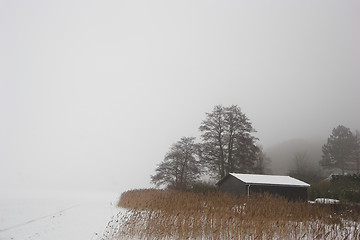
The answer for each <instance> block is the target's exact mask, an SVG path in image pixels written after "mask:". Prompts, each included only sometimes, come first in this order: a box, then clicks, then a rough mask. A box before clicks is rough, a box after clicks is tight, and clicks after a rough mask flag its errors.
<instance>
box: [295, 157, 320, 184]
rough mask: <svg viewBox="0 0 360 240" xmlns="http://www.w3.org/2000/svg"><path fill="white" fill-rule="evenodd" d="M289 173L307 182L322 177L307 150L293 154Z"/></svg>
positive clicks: (312, 181) (315, 180)
mask: <svg viewBox="0 0 360 240" xmlns="http://www.w3.org/2000/svg"><path fill="white" fill-rule="evenodd" d="M289 175H290V176H291V177H295V178H298V179H301V180H303V181H305V182H309V183H314V182H318V181H319V180H321V179H322V178H323V176H322V172H321V170H320V169H319V167H318V166H316V164H315V163H314V162H313V161H311V159H310V158H309V155H308V154H307V152H297V153H295V154H294V158H293V159H292V167H291V168H290V171H289Z"/></svg>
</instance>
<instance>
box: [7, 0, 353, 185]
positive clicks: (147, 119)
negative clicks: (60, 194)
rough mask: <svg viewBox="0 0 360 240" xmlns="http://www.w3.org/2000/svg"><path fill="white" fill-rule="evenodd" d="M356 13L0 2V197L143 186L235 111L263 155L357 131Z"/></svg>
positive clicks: (219, 5)
mask: <svg viewBox="0 0 360 240" xmlns="http://www.w3.org/2000/svg"><path fill="white" fill-rule="evenodd" d="M359 12H360V2H359V1H357V0H354V1H332V0H326V1H312V0H311V1H310V0H309V1H291V0H283V1H271V2H269V1H239V0H236V1H230V0H222V1H209V0H206V1H205V0H204V1H169V0H166V1H165V0H164V1H134V0H131V1H37V0H34V1H25V0H24V1H16V0H0V187H1V188H49V187H50V188H68V187H71V188H74V189H96V190H118V189H131V188H140V187H148V186H150V183H149V182H150V175H151V174H153V173H154V170H155V167H156V164H158V163H159V162H160V161H161V160H162V159H163V157H164V155H165V153H166V151H167V150H168V149H169V147H170V145H171V144H172V143H174V142H176V141H178V140H179V139H180V138H181V137H182V136H195V137H198V136H199V131H198V127H199V126H200V123H201V121H202V120H204V119H205V112H210V111H212V109H213V107H214V106H215V105H218V104H222V105H225V106H227V105H231V104H236V105H238V106H240V107H241V108H242V111H243V112H244V113H245V114H246V115H247V116H248V118H249V119H250V120H251V121H252V123H253V126H254V127H255V129H256V130H257V131H258V132H257V134H256V136H257V137H259V142H260V144H262V145H263V147H264V149H265V151H267V149H268V152H269V153H271V151H273V149H274V148H276V146H278V144H281V143H282V142H286V141H289V140H292V139H304V141H305V142H306V141H307V139H311V141H315V142H317V143H319V144H318V145H319V146H320V147H321V144H322V143H325V140H326V139H327V137H328V136H329V134H330V133H331V131H332V129H333V128H334V127H336V126H337V125H339V124H343V125H345V126H346V127H349V128H350V129H351V130H355V129H360V110H359V109H360V108H359V102H360V44H359V43H360V27H359V23H360V15H359ZM285 145H286V144H285ZM295 145H296V144H295ZM305 145H306V144H305ZM310 145H311V144H310ZM311 146H313V145H311ZM281 149H288V148H286V147H285V148H280V155H281V154H282V155H284V152H282V151H281ZM294 151H295V150H294ZM309 151H312V150H309ZM319 151H321V149H319ZM276 154H279V151H277V152H275V153H274V151H273V153H271V154H269V155H270V156H271V157H272V158H278V155H276ZM316 154H318V153H316ZM285 155H286V153H285ZM289 156H291V154H290V153H289ZM285 158H286V157H285ZM272 160H273V162H274V163H275V162H276V161H277V159H272ZM275 165H276V164H275ZM279 171H280V170H279ZM281 171H282V170H281Z"/></svg>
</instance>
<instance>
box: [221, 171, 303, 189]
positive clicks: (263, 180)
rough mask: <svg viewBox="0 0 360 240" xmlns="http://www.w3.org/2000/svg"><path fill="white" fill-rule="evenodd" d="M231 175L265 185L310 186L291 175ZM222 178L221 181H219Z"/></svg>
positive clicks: (246, 182)
mask: <svg viewBox="0 0 360 240" xmlns="http://www.w3.org/2000/svg"><path fill="white" fill-rule="evenodd" d="M229 175H231V176H233V177H235V178H237V179H239V180H240V181H242V182H244V183H245V184H264V185H284V186H294V187H310V184H308V183H306V182H303V181H300V180H298V179H296V178H293V177H290V176H281V175H263V174H241V173H229ZM220 182H221V180H220V181H219V183H220Z"/></svg>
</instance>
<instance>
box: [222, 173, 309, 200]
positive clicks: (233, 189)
mask: <svg viewBox="0 0 360 240" xmlns="http://www.w3.org/2000/svg"><path fill="white" fill-rule="evenodd" d="M216 185H217V186H218V187H219V189H220V191H222V192H228V193H232V194H235V195H237V196H240V195H250V194H252V193H264V192H267V193H270V194H276V195H280V196H284V197H286V198H288V199H289V200H304V201H307V188H308V187H310V185H309V184H307V183H306V182H303V181H300V180H298V179H295V178H292V177H290V176H279V175H261V174H240V173H230V174H228V175H227V176H225V177H224V178H223V179H221V180H220V181H219V182H217V183H216Z"/></svg>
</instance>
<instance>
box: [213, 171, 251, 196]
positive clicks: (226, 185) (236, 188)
mask: <svg viewBox="0 0 360 240" xmlns="http://www.w3.org/2000/svg"><path fill="white" fill-rule="evenodd" d="M219 189H220V191H222V192H228V193H232V194H236V195H237V196H240V195H242V194H247V187H246V185H245V184H244V183H243V182H241V181H240V180H239V179H237V178H235V177H233V176H231V175H229V176H227V177H226V178H225V179H223V181H222V182H220V183H219Z"/></svg>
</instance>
